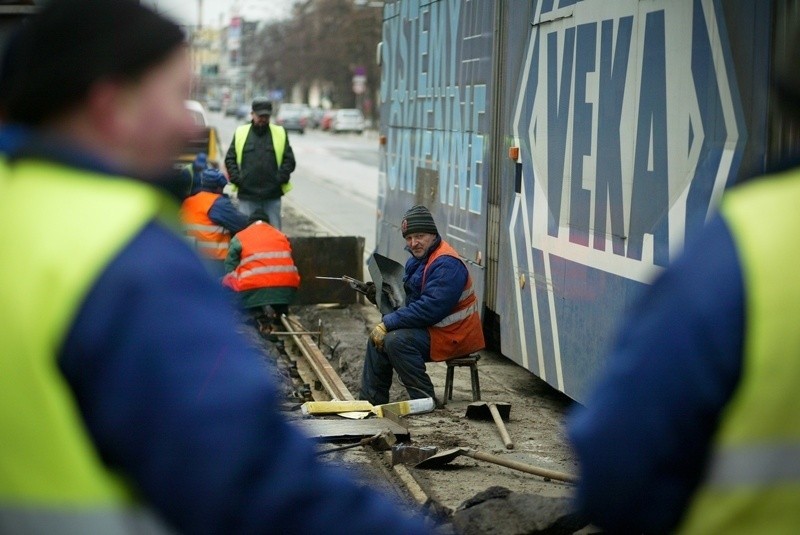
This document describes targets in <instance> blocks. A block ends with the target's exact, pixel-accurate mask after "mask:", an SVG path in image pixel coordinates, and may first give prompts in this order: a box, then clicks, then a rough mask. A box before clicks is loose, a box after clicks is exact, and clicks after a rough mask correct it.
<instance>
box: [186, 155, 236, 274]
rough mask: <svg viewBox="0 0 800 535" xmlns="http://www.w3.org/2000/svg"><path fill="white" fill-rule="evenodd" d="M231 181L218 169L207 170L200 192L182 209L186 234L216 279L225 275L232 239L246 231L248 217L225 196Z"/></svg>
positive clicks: (202, 178) (203, 174)
mask: <svg viewBox="0 0 800 535" xmlns="http://www.w3.org/2000/svg"><path fill="white" fill-rule="evenodd" d="M227 183H228V181H227V179H226V178H225V175H223V174H222V172H221V171H219V170H217V169H206V170H204V171H203V172H202V174H201V178H200V191H198V192H197V193H195V194H194V195H191V196H189V197H187V198H186V199H185V200H184V201H183V204H182V205H181V221H183V224H184V232H185V233H186V235H187V236H188V237H189V238H190V239H191V240H192V241H193V243H194V246H195V248H196V249H197V251H198V252H199V253H200V256H201V257H202V258H203V260H204V262H205V263H206V265H207V266H208V268H209V270H210V271H211V273H212V274H213V275H214V276H219V277H221V276H223V275H224V274H225V270H224V262H225V256H226V255H227V254H228V244H230V241H231V235H233V234H235V233H237V232H239V231H240V230H242V229H244V228H245V227H247V217H246V216H245V215H244V214H242V213H241V212H239V210H237V209H236V207H235V206H234V205H233V202H231V200H230V199H229V198H228V197H227V196H225V195H223V194H222V188H224V187H225V186H226V185H227Z"/></svg>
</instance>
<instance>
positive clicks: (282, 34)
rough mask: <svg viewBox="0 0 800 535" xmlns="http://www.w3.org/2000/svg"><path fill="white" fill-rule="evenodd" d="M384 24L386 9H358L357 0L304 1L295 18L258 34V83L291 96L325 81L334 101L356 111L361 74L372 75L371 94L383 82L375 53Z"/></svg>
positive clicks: (298, 4)
mask: <svg viewBox="0 0 800 535" xmlns="http://www.w3.org/2000/svg"><path fill="white" fill-rule="evenodd" d="M381 22H382V16H381V10H380V9H376V8H365V7H358V6H356V5H354V3H353V1H352V0H304V1H298V2H296V3H295V4H294V7H293V9H292V14H291V16H290V18H289V19H287V20H284V21H280V22H276V23H273V24H270V25H267V26H266V27H265V28H264V29H263V30H262V31H261V32H260V33H259V34H258V35H257V37H256V39H257V42H258V45H257V46H258V47H259V48H260V51H261V53H260V58H259V60H258V62H257V64H256V69H255V72H254V74H253V76H254V78H255V81H256V82H257V83H258V84H260V85H262V86H264V87H270V88H275V89H281V88H282V89H284V90H287V91H288V90H289V89H290V88H292V87H295V86H297V85H298V84H299V85H300V86H301V87H303V88H304V90H305V91H307V90H308V88H309V87H310V86H311V85H312V84H313V83H315V82H320V81H322V82H324V83H326V85H327V84H329V85H330V87H331V88H332V90H331V93H330V94H329V95H328V97H329V98H330V99H331V100H332V102H333V103H334V105H335V106H336V107H354V106H355V105H356V103H357V102H356V100H357V99H356V97H357V95H356V94H355V93H354V92H353V87H352V80H353V74H354V72H355V70H356V69H357V68H363V69H364V70H365V71H366V76H367V92H366V94H369V93H370V90H369V87H370V86H372V87H373V88H374V87H376V84H377V83H378V82H379V80H380V72H379V71H378V67H377V65H376V64H375V49H376V47H377V44H378V42H379V41H380V38H381Z"/></svg>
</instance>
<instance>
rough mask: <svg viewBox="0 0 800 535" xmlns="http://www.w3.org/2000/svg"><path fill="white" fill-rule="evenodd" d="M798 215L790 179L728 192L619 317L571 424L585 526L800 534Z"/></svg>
mask: <svg viewBox="0 0 800 535" xmlns="http://www.w3.org/2000/svg"><path fill="white" fill-rule="evenodd" d="M795 43H796V44H795V46H794V47H787V49H786V50H791V51H794V54H795V55H794V57H792V58H791V59H792V60H795V61H796V58H797V56H796V54H797V52H796V51H797V50H800V40H795ZM787 56H790V57H791V56H792V54H787ZM778 72H779V78H778V81H777V86H778V88H779V92H780V95H779V97H780V98H781V99H782V100H783V102H784V103H785V104H787V106H785V110H784V112H785V114H787V115H789V114H790V115H792V116H793V118H794V119H798V118H800V114H798V110H800V74H798V70H797V68H796V65H791V64H788V65H784V66H783V68H782V69H781V68H779V69H778ZM795 161H796V160H795ZM798 206H800V169H798V168H794V169H784V170H780V171H777V172H775V173H774V174H772V175H770V176H766V177H760V178H758V179H757V180H752V181H747V182H745V183H743V184H740V185H737V186H735V187H734V188H732V189H731V190H729V191H728V192H727V193H726V194H725V195H724V197H723V201H722V205H721V209H720V213H719V214H717V215H715V216H714V217H712V219H711V220H710V221H709V223H708V225H707V227H706V229H705V230H704V232H703V233H702V235H701V236H699V238H698V239H697V240H696V241H695V242H694V243H691V244H688V245H687V248H686V250H685V251H684V253H683V255H682V257H681V258H679V259H678V260H676V261H675V262H674V263H673V264H672V265H671V266H670V267H668V268H667V269H666V270H665V271H664V272H663V273H662V274H661V276H660V277H659V278H658V279H657V280H656V282H655V283H654V284H653V285H652V286H651V287H650V288H649V289H648V290H647V291H646V294H645V295H644V297H643V298H642V299H640V301H639V303H638V305H637V306H636V307H635V308H634V309H633V310H631V311H630V313H629V314H628V316H627V318H626V321H625V322H624V324H623V327H622V330H621V333H620V334H619V337H618V339H617V340H616V344H615V345H614V347H613V349H612V351H611V354H610V356H609V363H608V368H607V370H606V372H605V375H604V376H603V377H602V378H601V380H600V381H599V383H598V384H597V385H596V386H595V388H594V390H593V392H591V394H590V395H589V397H588V398H587V399H586V408H577V409H576V410H574V412H573V413H572V414H571V415H570V417H569V420H568V433H569V437H570V439H571V442H572V444H573V446H574V448H575V451H576V453H577V456H578V459H579V462H580V483H579V486H578V488H577V505H578V507H579V509H580V510H581V511H582V512H583V513H584V514H585V515H586V516H587V517H588V519H589V520H591V521H592V522H593V523H595V524H596V525H598V526H601V527H604V528H606V529H608V530H610V531H611V532H613V533H617V532H631V533H667V532H673V531H683V532H689V533H726V534H730V533H795V532H796V531H797V529H798V526H800V419H798V418H797V415H798V413H800V395H798V390H797V383H798V378H800V358H798V352H799V351H800V329H798V324H800V282H799V281H798V277H797V265H798V263H800V248H798V245H797V242H796V241H795V240H794V239H792V238H791V237H790V236H791V234H792V233H793V232H797V231H800V210H798Z"/></svg>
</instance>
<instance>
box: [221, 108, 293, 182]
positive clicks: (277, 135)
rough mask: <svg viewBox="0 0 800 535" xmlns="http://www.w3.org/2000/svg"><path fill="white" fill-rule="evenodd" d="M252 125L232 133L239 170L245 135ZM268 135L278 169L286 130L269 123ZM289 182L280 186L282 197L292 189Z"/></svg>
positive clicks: (244, 126) (249, 124) (283, 148)
mask: <svg viewBox="0 0 800 535" xmlns="http://www.w3.org/2000/svg"><path fill="white" fill-rule="evenodd" d="M252 126H253V123H247V124H243V125H241V126H239V127H238V128H236V131H235V132H234V133H233V147H234V150H235V151H236V165H238V166H239V170H240V171H241V168H242V156H243V155H244V142H245V141H246V140H247V135H248V134H249V133H250V128H251V127H252ZM269 133H270V135H271V136H272V148H274V149H275V160H276V161H277V162H278V168H280V166H281V164H282V163H283V153H284V152H286V129H285V128H283V127H282V126H280V125H277V124H272V123H269ZM293 187H294V186H292V183H291V182H287V183H286V184H283V185H281V190H282V191H283V193H284V195H285V194H286V193H289V192H290V191H291V190H292V188H293Z"/></svg>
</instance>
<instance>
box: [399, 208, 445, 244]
mask: <svg viewBox="0 0 800 535" xmlns="http://www.w3.org/2000/svg"><path fill="white" fill-rule="evenodd" d="M400 230H401V231H402V232H403V237H404V238H405V237H406V236H408V235H409V234H417V233H420V232H425V233H428V234H439V231H438V230H437V229H436V223H435V222H434V221H433V216H432V215H431V213H430V211H429V210H428V209H427V208H425V207H424V206H422V205H419V204H418V205H416V206H414V207H413V208H411V209H410V210H409V211H408V212H406V215H404V216H403V222H402V223H401V224H400Z"/></svg>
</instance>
